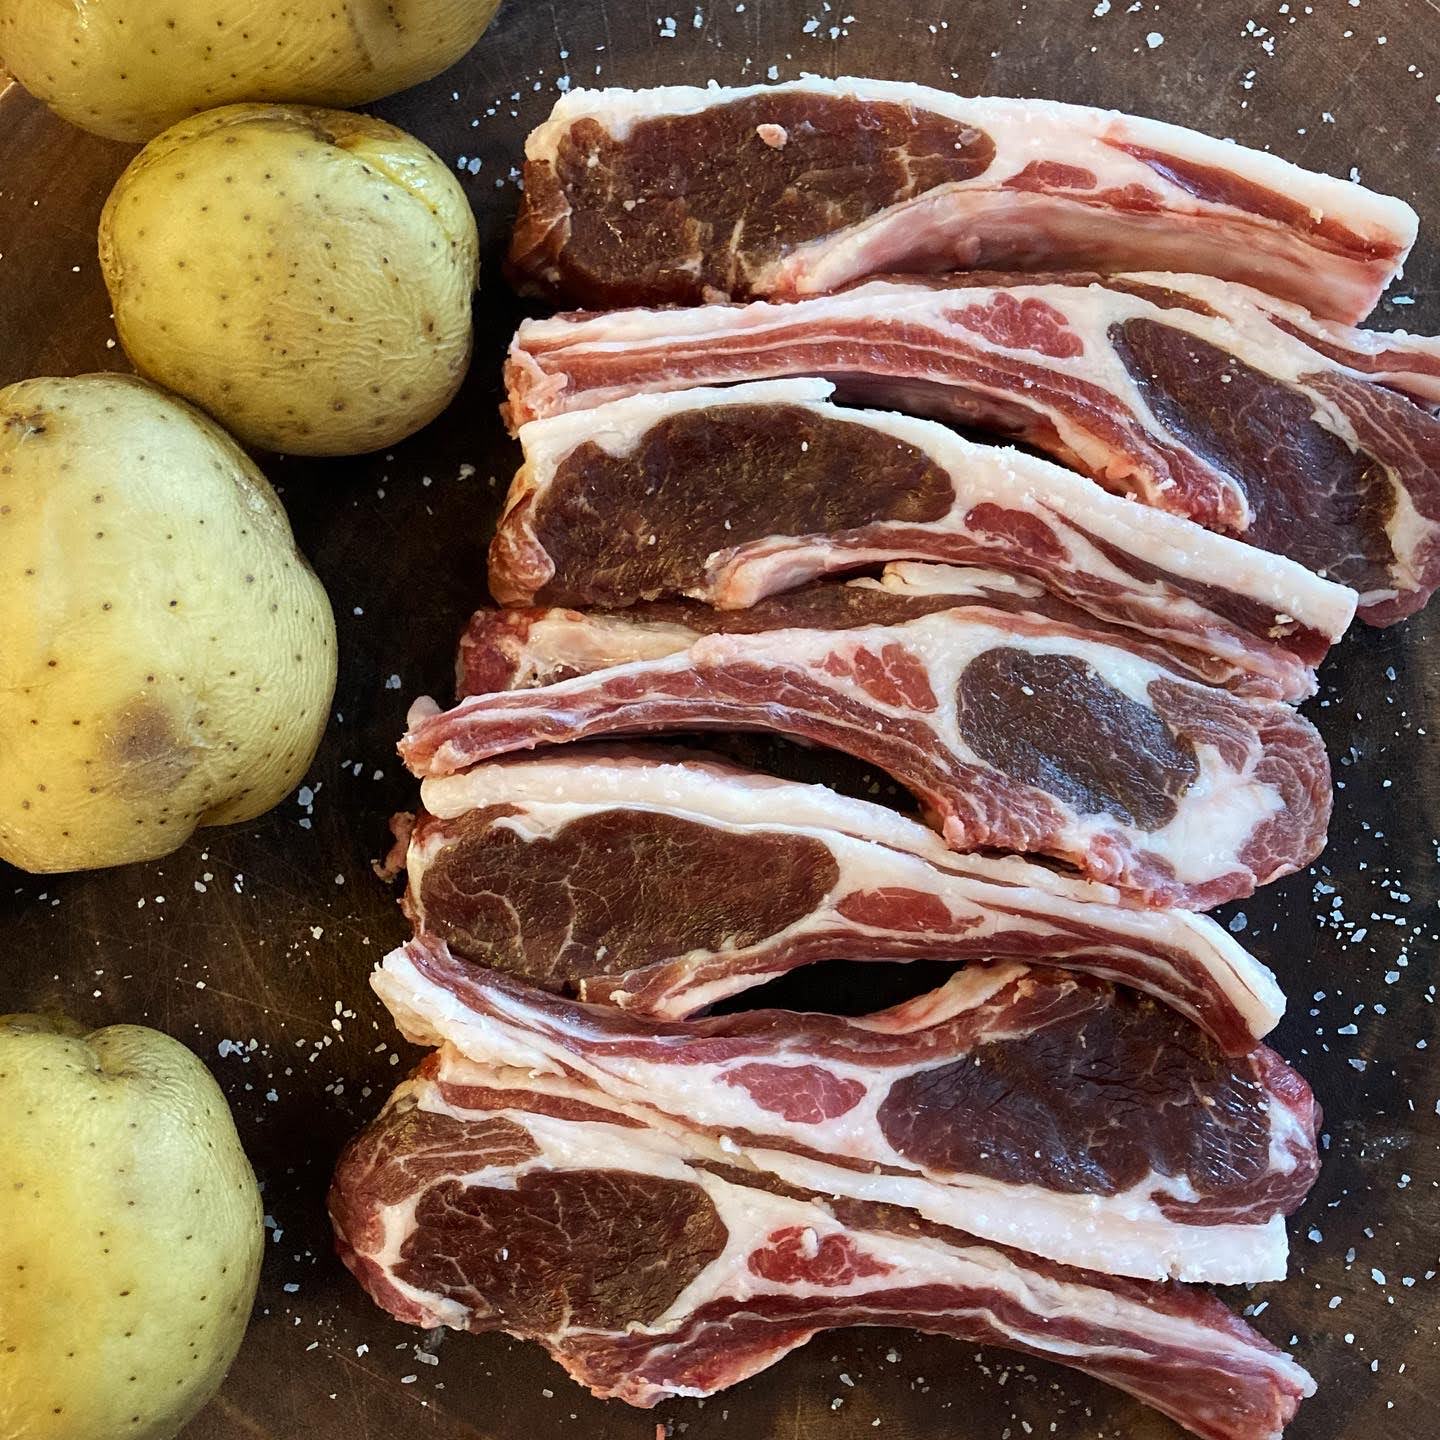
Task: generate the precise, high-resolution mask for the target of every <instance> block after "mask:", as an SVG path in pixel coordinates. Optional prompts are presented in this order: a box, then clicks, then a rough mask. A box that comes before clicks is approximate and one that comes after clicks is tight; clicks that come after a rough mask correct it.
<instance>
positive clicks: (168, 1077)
mask: <svg viewBox="0 0 1440 1440" xmlns="http://www.w3.org/2000/svg"><path fill="white" fill-rule="evenodd" d="M0 1177H3V1183H0V1297H3V1298H0V1435H5V1436H15V1437H19V1436H24V1437H25V1440H171V1437H173V1436H175V1435H178V1434H179V1432H180V1430H181V1429H182V1428H183V1427H184V1425H185V1424H186V1422H187V1421H188V1420H189V1419H190V1417H191V1416H192V1415H194V1414H195V1413H196V1411H198V1410H199V1409H200V1407H201V1406H202V1405H204V1403H205V1402H206V1401H207V1400H208V1399H209V1398H210V1396H211V1395H213V1394H214V1392H215V1390H216V1389H217V1388H218V1387H219V1385H220V1382H221V1381H222V1380H223V1379H224V1378H225V1372H226V1371H227V1370H228V1369H229V1368H230V1363H231V1361H232V1360H233V1359H234V1358H235V1352H236V1351H237V1350H238V1349H239V1346H240V1341H241V1339H242V1337H243V1336H244V1334H245V1326H246V1324H247V1322H248V1320H249V1318H250V1308H251V1305H252V1304H253V1302H254V1299H255V1287H256V1282H257V1280H258V1278H259V1272H260V1259H261V1254H262V1252H263V1250H264V1233H265V1232H264V1225H263V1212H262V1208H261V1203H260V1193H259V1190H258V1188H257V1187H256V1184H255V1176H254V1173H253V1172H252V1170H251V1169H250V1163H249V1161H248V1160H247V1159H246V1158H245V1152H244V1150H243V1149H241V1146H240V1140H239V1137H238V1136H237V1135H236V1133H235V1124H234V1121H233V1120H232V1119H231V1116H230V1109H229V1106H228V1105H227V1104H226V1103H225V1097H224V1095H222V1094H221V1092H220V1087H219V1086H218V1085H217V1084H216V1083H215V1081H214V1079H213V1078H212V1077H211V1075H210V1072H209V1071H208V1070H207V1069H206V1068H205V1066H204V1065H202V1064H201V1063H200V1061H199V1060H198V1059H196V1057H195V1056H194V1055H193V1054H192V1053H191V1052H190V1051H189V1050H187V1049H186V1048H185V1046H183V1045H181V1044H180V1043H179V1041H177V1040H172V1039H171V1038H170V1037H169V1036H168V1035H162V1034H161V1033H160V1032H159V1031H156V1030H149V1029H146V1028H145V1027H144V1026H140V1025H114V1026H110V1027H109V1028H107V1029H104V1030H96V1031H94V1032H93V1033H91V1034H89V1035H86V1034H85V1033H84V1031H83V1030H81V1028H80V1027H79V1026H77V1025H74V1024H72V1023H70V1022H69V1021H65V1020H54V1019H50V1018H42V1017H40V1016H34V1015H9V1016H0Z"/></svg>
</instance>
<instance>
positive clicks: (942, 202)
mask: <svg viewBox="0 0 1440 1440" xmlns="http://www.w3.org/2000/svg"><path fill="white" fill-rule="evenodd" d="M1416 224H1417V221H1416V216H1415V212H1414V211H1413V210H1411V208H1410V207H1409V206H1408V205H1406V204H1405V203H1404V202H1403V201H1400V200H1396V199H1393V198H1391V197H1390V196H1387V195H1377V194H1375V193H1374V192H1372V191H1369V190H1364V189H1362V188H1361V187H1360V186H1358V185H1353V184H1349V183H1347V182H1345V181H1343V180H1334V179H1331V178H1330V177H1329V176H1327V175H1317V174H1315V173H1313V172H1311V171H1307V170H1302V169H1300V168H1299V167H1298V166H1295V165H1289V164H1286V163H1285V162H1284V161H1283V160H1279V159H1276V158H1275V157H1274V156H1273V155H1264V154H1260V153H1259V152H1257V151H1254V150H1247V149H1244V148H1242V147H1241V146H1239V145H1228V144H1224V143H1222V142H1221V141H1219V140H1215V139H1212V138H1211V137H1210V136H1208V135H1199V134H1196V133H1195V132H1194V131H1193V130H1183V129H1181V128H1179V127H1178V126H1175V125H1166V124H1163V123H1161V122H1159V121H1155V120H1144V119H1139V118H1137V117H1135V116H1132V115H1121V114H1117V113H1116V112H1115V111H1113V110H1094V109H1089V108H1087V107H1084V106H1079V105H1061V104H1056V103H1055V102H1054V101H1050V100H1007V99H962V98H960V97H958V96H955V95H950V94H947V93H945V92H944V91H940V90H930V89H926V88H925V87H924V86H920V85H907V84H895V83H892V82H887V81H881V80H856V79H841V80H822V79H818V78H816V77H813V76H811V77H807V78H805V79H803V80H795V81H791V82H788V83H786V84H783V85H757V86H752V87H749V88H746V89H733V90H727V89H718V88H713V87H712V88H710V89H704V90H702V89H692V88H689V87H685V86H667V87H665V88H662V89H656V90H618V89H616V90H575V91H572V92H571V93H570V94H568V95H565V96H564V97H563V98H562V99H561V100H560V101H559V102H558V103H557V104H556V106H555V109H554V110H553V111H552V112H551V116H550V119H549V120H548V121H547V122H546V123H545V124H543V125H541V126H540V127H539V128H538V129H537V130H535V131H534V132H533V133H532V134H531V135H530V138H529V140H528V141H527V142H526V146H525V194H524V199H523V202H522V206H521V211H520V218H519V221H518V223H517V225H516V229H515V236H514V240H513V243H512V246H511V252H510V262H511V269H512V272H513V273H514V274H515V275H516V276H517V277H518V278H519V279H520V280H521V281H522V282H525V283H528V286H529V287H530V288H532V289H538V290H539V291H540V292H541V293H545V294H549V295H558V296H559V297H561V298H563V299H566V300H568V301H570V302H571V303H575V304H582V305H590V306H594V307H596V308H605V307H609V306H615V305H637V304H661V303H666V302H673V301H680V302H684V303H689V304H693V303H696V302H698V301H701V300H711V299H725V298H727V297H733V298H736V299H741V298H745V297H748V296H762V295H776V296H794V295H808V294H815V293H818V292H821V291H826V290H835V289H838V288H840V287H841V286H842V285H844V284H846V283H847V282H849V281H851V280H855V279H857V278H861V277H864V276H869V275H876V274H883V273H885V272H887V271H910V272H913V271H941V270H968V269H977V268H984V269H1015V270H1053V269H1062V268H1071V267H1075V268H1082V267H1083V268H1085V269H1092V270H1101V271H1114V270H1137V269H1145V270H1192V271H1198V272H1200V273H1202V274H1209V275H1221V276H1224V277H1226V278H1227V279H1231V280H1243V281H1246V282H1248V283H1249V284H1252V285H1255V286H1257V287H1259V288H1260V289H1262V290H1265V291H1268V292H1269V293H1270V294H1272V295H1279V296H1282V297H1284V298H1286V299H1290V300H1298V301H1300V302H1301V303H1303V304H1305V305H1307V306H1308V307H1309V308H1310V309H1311V310H1313V311H1314V312H1315V313H1316V314H1317V315H1326V316H1330V317H1332V318H1334V319H1337V320H1348V321H1355V320H1359V319H1362V318H1363V317H1364V316H1365V315H1367V314H1368V313H1369V311H1370V308H1371V307H1372V306H1373V305H1374V303H1375V301H1376V299H1377V298H1378V297H1379V294H1380V292H1381V291H1382V290H1383V289H1384V288H1385V286H1386V284H1387V283H1388V282H1389V281H1390V279H1391V278H1392V277H1393V276H1394V274H1395V272H1396V271H1397V270H1398V269H1399V267H1400V265H1401V263H1402V262H1403V261H1404V259H1405V255H1406V252H1407V251H1408V250H1409V248H1410V246H1411V244H1412V243H1413V242H1414V239H1415V230H1416Z"/></svg>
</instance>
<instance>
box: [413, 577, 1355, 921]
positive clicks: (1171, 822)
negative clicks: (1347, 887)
mask: <svg viewBox="0 0 1440 1440" xmlns="http://www.w3.org/2000/svg"><path fill="white" fill-rule="evenodd" d="M921 568H922V569H923V568H924V567H921ZM934 568H937V569H938V568H940V567H934ZM912 580H913V577H912V576H909V575H904V574H902V575H900V576H899V577H895V576H892V577H890V581H889V582H887V583H880V584H876V583H872V582H857V583H854V584H851V585H837V584H834V583H831V582H824V581H821V582H817V584H816V585H814V586H812V587H809V588H808V589H806V590H801V591H796V592H793V594H791V595H787V596H777V597H774V598H773V599H771V600H769V601H766V602H765V603H764V605H762V606H756V607H753V608H752V609H750V610H743V611H733V612H719V611H713V610H708V609H707V608H706V607H703V606H699V607H693V609H694V610H696V611H697V612H703V613H702V614H697V616H696V617H695V628H692V627H691V625H690V624H689V623H688V622H686V621H685V620H684V618H683V612H682V613H680V614H677V606H676V605H674V604H669V605H667V604H666V602H657V604H656V606H655V607H649V606H632V607H631V608H630V609H628V610H625V611H619V612H615V613H613V614H609V615H601V616H596V617H593V619H591V618H587V617H584V616H581V615H578V614H576V613H574V612H566V611H561V612H558V613H553V614H552V613H547V612H539V613H527V612H520V613H519V614H518V615H511V616H505V615H501V616H500V617H499V618H498V619H494V620H492V619H489V618H483V617H482V618H481V619H480V621H479V622H478V626H479V629H480V630H481V631H482V632H485V631H487V630H493V631H494V633H496V634H497V635H498V636H499V638H500V640H501V641H503V645H504V646H505V647H508V648H504V649H501V650H497V651H496V653H495V654H494V656H493V663H488V662H479V661H477V660H476V654H477V650H478V653H480V654H483V653H484V651H485V648H486V647H485V645H484V643H483V640H482V642H481V643H480V645H479V646H478V647H477V646H476V645H474V644H472V647H471V655H470V661H471V663H478V665H479V671H480V673H485V674H494V675H497V676H498V675H500V674H501V673H502V672H504V671H505V670H507V669H509V671H510V672H511V674H512V676H514V677H516V678H517V679H519V678H520V677H525V678H529V677H531V676H544V675H546V674H555V673H562V674H563V673H569V674H571V675H572V677H573V678H570V679H563V680H559V681H558V682H556V683H553V684H547V685H541V686H539V687H537V688H535V689H530V690H513V691H510V692H497V693H490V694H480V695H471V696H469V697H468V698H467V699H464V700H462V701H461V702H460V703H459V704H458V705H457V706H455V707H454V709H452V710H449V711H446V712H443V713H439V712H436V711H435V710H434V709H433V707H426V706H421V707H419V708H417V710H416V711H415V712H414V713H413V715H412V725H411V728H410V730H409V732H408V733H407V735H406V736H405V738H404V740H403V741H402V742H401V753H402V754H403V756H404V757H405V760H406V763H407V764H408V765H409V766H410V768H411V769H412V770H413V771H414V772H415V773H416V774H417V775H421V776H427V775H446V774H453V773H455V772H456V771H459V770H463V769H465V768H466V767H468V766H470V765H473V764H475V763H476V762H477V761H480V760H485V759H489V758H491V757H493V756H496V755H503V754H507V753H511V752H514V751H518V750H529V749H533V748H534V747H535V746H538V745H547V744H563V743H565V742H568V741H572V740H581V739H586V738H590V737H596V736H603V735H623V734H632V735H633V734H636V733H647V732H659V731H676V730H705V729H715V728H723V729H727V730H734V729H751V730H755V729H758V730H775V731H780V732H782V733H785V734H788V735H792V736H798V737H800V738H802V739H805V740H809V741H812V742H814V743H817V744H824V745H829V746H831V747H832V748H835V749H839V750H843V751H845V752H847V753H849V754H852V755H855V756H857V757H859V758H860V759H862V760H865V761H868V762H869V763H872V764H874V765H877V766H879V767H880V768H882V769H884V770H886V771H887V772H889V773H890V774H891V775H892V776H893V777H894V778H895V779H896V780H898V781H900V782H901V783H902V784H904V785H906V786H907V787H908V788H909V789H911V790H912V791H914V793H915V794H916V795H917V796H918V797H919V798H920V799H921V801H922V802H923V803H924V804H925V806H926V807H927V808H928V809H929V811H930V812H931V813H932V814H933V816H934V818H935V820H936V823H937V825H938V826H939V827H940V828H941V830H942V832H943V833H944V835H945V838H946V840H947V841H948V842H949V843H950V844H951V845H952V846H953V847H954V848H955V849H957V850H974V849H983V848H994V849H1004V850H1011V851H1016V852H1019V853H1030V854H1040V855H1048V856H1052V857H1054V858H1056V859H1058V860H1063V861H1065V862H1067V863H1068V864H1070V865H1073V866H1074V867H1075V868H1076V869H1078V870H1079V871H1080V872H1081V873H1083V874H1085V875H1087V876H1089V877H1090V878H1091V879H1095V880H1101V881H1104V882H1105V883H1109V884H1115V885H1118V886H1120V887H1121V888H1123V889H1125V890H1126V891H1128V892H1129V893H1130V894H1131V895H1133V896H1134V897H1135V898H1136V899H1137V900H1139V901H1141V902H1143V903H1146V904H1154V905H1180V906H1185V907H1189V908H1195V909H1205V908H1208V907H1210V906H1212V905H1217V904H1220V903H1221V902H1222V901H1224V900H1230V899H1235V898H1237V897H1239V896H1242V895H1247V894H1249V893H1250V892H1251V891H1252V890H1253V889H1254V888H1255V886H1256V885H1259V884H1264V883H1265V882H1266V881H1268V880H1271V879H1274V878H1276V877H1278V876H1279V875H1283V874H1286V873H1288V872H1289V871H1291V870H1295V869H1298V868H1300V867H1302V866H1304V865H1307V864H1309V862H1310V861H1311V860H1313V859H1314V858H1315V856H1316V855H1317V854H1319V852H1320V850H1321V848H1322V847H1323V845H1324V842H1325V828H1326V823H1327V821H1328V817H1329V809H1330V786H1329V766H1328V763H1327V761H1326V758H1325V752H1324V747H1323V746H1322V744H1321V742H1320V739H1319V736H1318V735H1317V734H1316V732H1315V730H1314V728H1313V726H1311V725H1310V723H1309V722H1308V721H1307V720H1305V719H1303V718H1302V717H1300V716H1299V715H1297V714H1296V713H1295V712H1294V711H1293V710H1292V709H1290V707H1289V706H1287V705H1283V704H1281V703H1279V702H1276V701H1263V700H1251V699H1243V698H1241V697H1238V696H1235V695H1231V694H1229V693H1228V692H1225V691H1220V690H1214V689H1211V688H1210V687H1207V686H1201V685H1197V684H1194V683H1193V682H1191V681H1188V680H1185V679H1182V678H1181V677H1180V676H1179V674H1178V673H1177V672H1176V671H1175V670H1174V669H1172V668H1169V667H1167V666H1166V665H1165V663H1164V662H1163V661H1162V660H1161V659H1159V658H1157V657H1154V656H1151V655H1146V654H1140V653H1137V651H1136V650H1135V649H1133V648H1129V647H1127V646H1125V645H1122V644H1117V643H1115V642H1114V640H1113V639H1112V638H1111V637H1109V636H1101V635H1098V634H1095V633H1092V632H1088V631H1086V630H1085V629H1080V628H1076V627H1074V626H1068V625H1064V624H1060V623H1057V622H1054V621H1048V620H1043V619H1038V618H1035V617H1033V616H1030V615H1023V614H1012V613H1006V612H1004V611H1002V610H999V609H996V608H993V607H991V606H988V605H986V604H984V603H971V602H970V601H968V600H965V599H962V600H961V601H960V603H952V604H951V605H949V606H948V607H947V608H937V606H936V595H937V592H938V591H939V590H942V589H943V586H941V585H939V584H938V582H937V583H934V584H930V585H928V586H919V585H917V584H912V583H911V582H912ZM912 606H913V608H911V607H912ZM836 615H838V616H840V617H842V622H839V623H837V621H836V620H835V619H834V618H833V617H834V616H836ZM907 615H909V616H912V617H913V618H906V617H907ZM825 616H830V617H831V618H830V620H829V623H826V621H825V619H824V618H823V617H825ZM702 624H703V625H704V626H705V627H706V628H705V631H704V633H701V631H700V629H699V628H698V627H699V626H700V625H702ZM762 624H763V625H764V627H765V628H763V629H761V628H758V627H759V626H760V625H762ZM717 627H718V628H717ZM472 640H473V633H472ZM597 667H602V668H597ZM972 667H976V668H975V669H974V670H973V671H972ZM577 671H588V672H589V673H576V672H577ZM982 672H983V673H982ZM1077 686H1081V687H1083V691H1084V694H1085V696H1086V706H1085V710H1086V716H1085V720H1084V723H1083V725H1079V724H1078V723H1077V724H1076V725H1071V726H1069V727H1068V728H1066V727H1061V726H1059V725H1057V724H1055V723H1054V720H1053V717H1054V716H1055V715H1057V714H1061V713H1065V714H1069V713H1070V712H1071V711H1072V710H1073V709H1074V699H1073V696H1074V694H1075V693H1076V687H1077Z"/></svg>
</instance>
